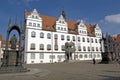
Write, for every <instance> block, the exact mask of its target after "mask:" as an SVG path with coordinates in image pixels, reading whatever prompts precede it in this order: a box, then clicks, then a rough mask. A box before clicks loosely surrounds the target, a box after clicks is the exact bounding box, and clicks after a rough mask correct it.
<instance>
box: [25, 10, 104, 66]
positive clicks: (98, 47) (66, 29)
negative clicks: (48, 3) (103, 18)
mask: <svg viewBox="0 0 120 80" xmlns="http://www.w3.org/2000/svg"><path fill="white" fill-rule="evenodd" d="M101 39H102V31H101V29H100V27H99V26H98V24H96V25H91V24H85V23H84V22H83V21H82V20H80V21H79V22H75V21H71V20H67V19H66V15H65V13H64V11H63V12H62V13H61V15H60V17H59V18H55V17H51V16H46V15H41V14H39V13H38V12H37V10H36V9H34V10H33V11H32V12H25V49H24V62H25V63H26V64H31V63H32V64H34V63H54V62H63V61H64V60H65V58H66V56H65V50H64V47H65V46H64V45H65V43H66V42H73V43H74V44H75V48H76V51H75V53H73V54H72V60H92V59H93V58H95V59H101V52H102V43H101V42H100V41H101Z"/></svg>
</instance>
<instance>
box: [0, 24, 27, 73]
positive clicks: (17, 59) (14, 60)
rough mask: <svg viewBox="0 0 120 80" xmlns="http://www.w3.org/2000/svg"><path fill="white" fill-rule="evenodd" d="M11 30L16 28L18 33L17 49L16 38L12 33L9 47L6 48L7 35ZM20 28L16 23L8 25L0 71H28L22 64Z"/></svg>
mask: <svg viewBox="0 0 120 80" xmlns="http://www.w3.org/2000/svg"><path fill="white" fill-rule="evenodd" d="M12 30H16V31H17V32H18V33H19V43H18V45H19V46H18V49H17V48H16V42H17V38H16V35H15V34H14V35H13V36H12V37H11V39H10V46H11V47H10V48H8V45H9V44H8V43H9V35H10V32H11V31H12ZM22 34H23V31H22V29H21V28H20V27H19V26H17V25H12V26H8V30H7V38H6V47H5V50H4V54H3V59H2V66H1V67H0V73H14V72H26V71H29V70H27V69H26V68H24V67H23V66H22V56H23V54H22V45H21V44H22V38H21V37H22Z"/></svg>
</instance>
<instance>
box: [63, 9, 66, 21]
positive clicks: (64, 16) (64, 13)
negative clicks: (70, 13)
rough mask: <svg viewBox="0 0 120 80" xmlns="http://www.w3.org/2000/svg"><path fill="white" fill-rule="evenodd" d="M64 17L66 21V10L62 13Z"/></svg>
mask: <svg viewBox="0 0 120 80" xmlns="http://www.w3.org/2000/svg"><path fill="white" fill-rule="evenodd" d="M62 16H63V17H64V18H65V19H66V14H65V11H64V10H63V11H62Z"/></svg>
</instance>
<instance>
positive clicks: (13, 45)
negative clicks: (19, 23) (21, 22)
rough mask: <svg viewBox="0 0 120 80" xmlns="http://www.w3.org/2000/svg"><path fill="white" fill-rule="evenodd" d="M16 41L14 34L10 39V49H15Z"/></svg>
mask: <svg viewBox="0 0 120 80" xmlns="http://www.w3.org/2000/svg"><path fill="white" fill-rule="evenodd" d="M16 42H17V38H16V35H15V34H14V35H13V36H12V38H11V39H10V44H11V49H16Z"/></svg>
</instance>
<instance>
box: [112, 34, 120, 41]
mask: <svg viewBox="0 0 120 80" xmlns="http://www.w3.org/2000/svg"><path fill="white" fill-rule="evenodd" d="M113 39H114V41H115V42H120V34H118V35H117V36H114V37H113Z"/></svg>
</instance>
